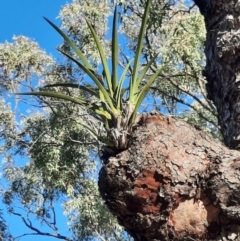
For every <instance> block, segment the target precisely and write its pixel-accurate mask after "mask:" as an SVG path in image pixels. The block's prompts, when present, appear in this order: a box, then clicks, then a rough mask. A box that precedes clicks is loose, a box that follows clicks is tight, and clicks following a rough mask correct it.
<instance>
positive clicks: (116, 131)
mask: <svg viewBox="0 0 240 241" xmlns="http://www.w3.org/2000/svg"><path fill="white" fill-rule="evenodd" d="M150 4H151V0H147V2H146V6H145V12H144V14H143V18H142V23H141V28H140V33H139V37H138V41H137V48H136V53H135V57H134V59H133V60H131V61H129V62H128V64H127V65H126V66H125V68H124V69H123V71H122V74H121V75H120V77H119V75H118V68H119V64H118V52H119V50H118V48H119V42H118V32H117V27H118V19H117V16H118V14H117V6H116V7H115V11H114V17H113V28H112V56H111V57H112V58H111V59H112V61H111V64H110V65H111V66H109V62H108V60H107V57H106V55H105V53H104V49H103V46H102V44H101V42H100V39H99V38H98V36H97V34H96V32H95V30H94V28H93V27H92V25H91V23H90V22H89V21H87V20H86V23H87V25H88V28H89V29H90V32H91V35H92V37H93V39H94V42H95V44H96V46H97V49H98V52H99V55H100V58H101V64H102V67H103V73H104V75H99V74H97V73H96V72H95V70H94V68H93V66H92V65H91V63H90V62H89V61H88V60H87V58H86V57H85V56H84V54H83V53H82V51H81V50H80V49H79V48H78V47H77V46H76V45H75V43H74V42H73V41H72V40H71V39H70V38H69V37H68V36H67V35H66V34H65V33H64V32H63V31H62V30H61V29H59V28H58V27H57V26H56V25H55V24H53V23H52V22H51V21H49V20H48V19H46V18H45V20H46V21H47V22H48V23H49V24H50V25H51V26H52V27H53V28H54V29H55V30H56V31H57V32H58V33H59V34H60V35H61V36H62V37H63V39H64V40H65V42H66V43H67V44H68V45H69V46H70V47H71V49H72V50H73V52H74V54H75V56H76V57H75V56H72V55H70V54H69V53H66V52H64V51H62V50H60V49H59V51H60V52H61V53H62V54H63V55H65V56H66V57H67V58H69V59H70V60H72V61H73V62H74V63H75V64H76V65H77V66H78V67H79V68H80V69H81V70H82V71H84V72H85V73H86V74H87V75H88V76H89V77H90V78H91V79H92V81H93V82H94V83H95V85H96V86H92V87H89V85H79V84H70V83H56V84H52V85H46V86H45V87H44V89H47V88H48V87H60V86H61V87H69V88H78V89H81V90H82V91H85V92H86V93H88V96H92V97H95V99H96V102H95V103H91V102H89V100H88V99H87V98H83V97H79V96H75V97H73V96H69V95H66V94H63V93H57V92H53V91H47V90H44V91H42V90H41V91H37V92H27V93H17V94H20V95H36V96H46V97H52V98H58V99H63V100H67V101H70V102H72V103H75V104H77V105H81V106H84V107H86V108H87V109H89V110H91V111H93V112H94V113H95V115H96V116H97V118H98V119H100V120H101V121H102V122H103V123H104V128H105V129H106V133H107V134H106V136H105V137H104V138H103V135H101V134H98V133H97V132H95V131H94V130H92V129H91V128H89V127H88V126H85V125H84V127H86V128H87V129H88V130H89V131H90V132H91V133H92V134H93V135H94V136H95V137H96V138H97V139H98V140H100V141H101V142H103V144H105V145H106V146H112V147H114V148H116V149H118V150H123V149H126V148H127V145H128V135H129V134H130V133H131V131H132V127H133V125H134V123H135V120H136V116H137V111H138V109H139V107H140V105H141V103H142V101H143V100H144V98H145V97H146V95H147V93H148V91H149V88H150V86H151V85H152V83H153V82H154V80H156V78H157V77H158V75H159V74H160V73H161V72H162V69H163V67H161V68H160V69H158V70H157V71H156V72H155V73H153V74H152V75H151V76H150V77H149V79H148V80H147V81H146V83H145V82H144V84H143V79H144V77H145V76H146V74H147V72H148V71H149V69H150V67H151V65H152V63H153V62H154V61H155V60H156V59H157V57H158V55H157V54H155V55H154V56H153V57H152V59H151V60H150V61H149V62H148V63H147V64H146V66H144V68H142V66H141V64H140V58H141V53H142V49H143V41H144V36H145V32H146V26H147V20H148V16H149V10H150ZM110 67H111V71H110ZM130 67H131V68H132V74H131V76H130V80H129V86H128V88H123V84H124V81H126V74H127V73H128V71H129V68H130ZM140 69H141V70H140ZM99 76H100V77H99ZM126 89H127V93H128V94H127V95H128V96H127V98H126V97H125V98H124V95H125V93H126Z"/></svg>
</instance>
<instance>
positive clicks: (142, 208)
mask: <svg viewBox="0 0 240 241" xmlns="http://www.w3.org/2000/svg"><path fill="white" fill-rule="evenodd" d="M130 143H131V145H130V147H129V149H128V150H126V151H123V152H122V153H119V154H117V155H116V156H115V157H110V158H109V159H108V161H107V162H105V166H104V167H103V168H102V170H101V171H100V176H99V189H100V192H101V194H102V197H103V198H104V200H105V201H106V204H107V205H108V207H109V208H110V210H111V212H112V213H113V214H114V215H116V216H117V218H118V220H119V222H120V224H122V225H123V226H124V227H125V228H126V230H127V231H128V232H129V233H130V234H131V235H132V236H133V237H134V238H135V240H149V241H150V240H151V241H152V240H222V239H220V237H221V236H222V235H225V234H226V235H229V234H230V233H232V232H233V230H232V228H233V227H234V230H235V229H236V227H238V225H237V223H238V222H239V221H240V216H239V210H240V196H239V195H240V193H239V192H238V189H239V187H240V179H239V176H238V175H237V173H236V172H239V170H238V168H236V167H238V165H239V168H240V159H239V157H240V154H239V152H238V151H234V150H230V149H228V148H227V147H225V146H224V145H223V144H222V143H221V142H218V141H216V140H215V139H213V138H211V137H209V136H208V135H206V134H205V133H203V132H201V131H199V130H197V129H195V128H194V127H192V126H190V125H189V124H187V123H185V122H182V121H179V120H175V119H172V118H168V117H164V116H163V115H143V116H142V119H141V122H140V124H139V125H138V126H137V127H136V128H135V130H134V132H133V136H132V138H131V139H130ZM236 225H237V226H236ZM224 232H225V234H224ZM226 235H225V236H226ZM237 235H239V233H238V232H237Z"/></svg>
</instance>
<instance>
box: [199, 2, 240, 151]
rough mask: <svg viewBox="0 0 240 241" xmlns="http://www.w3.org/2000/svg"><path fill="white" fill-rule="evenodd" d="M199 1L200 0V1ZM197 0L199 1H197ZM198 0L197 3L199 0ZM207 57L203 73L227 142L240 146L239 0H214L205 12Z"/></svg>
mask: <svg viewBox="0 0 240 241" xmlns="http://www.w3.org/2000/svg"><path fill="white" fill-rule="evenodd" d="M199 2H200V1H199ZM208 2H211V1H208ZM196 3H197V2H196ZM197 4H198V3H197ZM204 17H205V23H206V30H207V39H206V43H205V54H206V59H207V64H206V68H205V71H204V75H205V76H206V78H207V82H208V83H207V91H208V97H209V99H211V100H212V101H213V102H214V104H215V106H216V107H217V110H218V120H219V124H220V126H221V130H222V133H223V136H224V140H225V144H226V145H227V146H229V147H231V148H234V149H239V148H240V91H239V84H240V82H239V81H240V37H239V36H240V4H239V1H238V0H233V1H229V2H228V1H222V0H217V1H215V4H214V8H213V9H212V10H211V12H210V13H206V14H204Z"/></svg>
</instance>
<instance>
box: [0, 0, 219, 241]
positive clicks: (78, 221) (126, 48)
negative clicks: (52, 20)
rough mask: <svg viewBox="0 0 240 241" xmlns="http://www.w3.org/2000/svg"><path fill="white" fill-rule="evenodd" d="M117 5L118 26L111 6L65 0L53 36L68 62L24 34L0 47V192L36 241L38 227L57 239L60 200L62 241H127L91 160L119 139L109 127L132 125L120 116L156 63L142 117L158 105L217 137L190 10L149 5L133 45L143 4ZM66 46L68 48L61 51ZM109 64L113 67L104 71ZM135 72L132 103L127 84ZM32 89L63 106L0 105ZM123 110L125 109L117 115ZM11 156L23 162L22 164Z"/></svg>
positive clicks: (41, 100)
mask: <svg viewBox="0 0 240 241" xmlns="http://www.w3.org/2000/svg"><path fill="white" fill-rule="evenodd" d="M119 3H121V4H122V5H121V7H119V8H118V11H119V12H118V14H119V21H120V22H119V21H118V22H117V20H116V17H117V16H116V14H115V15H114V10H115V8H114V4H113V3H112V2H109V1H104V2H103V1H100V0H73V1H72V2H71V3H69V4H66V5H65V6H63V8H62V9H61V12H60V14H59V17H60V18H61V20H62V25H61V29H62V30H59V31H60V33H65V34H66V36H67V37H66V38H65V41H64V42H63V44H62V46H60V47H59V49H60V51H61V52H63V53H64V55H65V56H66V57H67V58H66V59H63V60H62V62H59V61H58V62H55V61H54V60H53V59H52V57H51V56H48V55H47V54H46V53H45V52H44V51H43V50H41V49H40V48H39V46H38V44H37V43H36V42H34V41H32V40H30V39H28V38H26V37H23V36H20V37H15V38H14V40H13V43H8V42H6V43H3V44H0V50H1V51H0V88H1V94H2V99H4V98H6V101H2V100H1V101H0V138H1V141H0V145H1V149H0V151H1V156H2V157H3V158H2V159H3V162H2V172H3V175H4V177H5V178H6V180H7V185H6V186H4V187H2V190H1V191H2V195H3V197H4V201H5V203H6V205H7V208H8V210H9V212H10V213H11V214H12V215H17V216H18V217H19V218H20V219H22V220H25V221H26V222H27V224H28V225H30V228H38V231H39V232H40V233H41V234H42V235H46V234H45V233H44V225H46V226H48V227H49V228H50V230H51V235H52V237H56V238H59V237H61V230H58V223H59V219H60V218H61V216H60V217H58V214H57V212H56V210H57V209H59V207H58V206H59V203H60V204H61V205H62V208H63V210H64V213H65V215H66V218H67V219H68V226H69V229H70V233H69V235H68V237H65V240H71V241H73V240H108V241H110V240H111V241H112V240H114V241H115V240H116V241H117V240H118V241H119V240H122V241H126V240H130V238H129V237H128V236H127V235H126V233H125V232H124V231H123V230H122V228H121V227H120V226H119V225H118V224H117V221H116V220H115V218H114V217H113V216H112V215H111V214H110V213H109V211H108V210H107V208H106V206H105V205H104V203H103V201H102V200H101V198H100V196H99V193H98V189H97V183H96V179H97V172H98V170H99V167H100V165H101V164H100V161H99V159H98V158H96V155H97V154H98V151H99V149H100V148H101V145H100V142H101V141H102V142H105V140H106V138H105V137H106V134H107V135H108V136H109V135H112V137H113V138H114V139H115V140H117V139H118V140H119V142H121V141H122V140H121V138H120V137H119V136H120V134H121V132H120V131H122V130H121V129H120V131H114V130H113V127H116V126H117V127H118V125H119V124H121V125H122V126H123V123H127V124H128V123H129V121H127V120H126V121H125V122H124V120H125V119H124V117H128V118H129V119H128V120H130V117H131V115H129V113H130V112H128V110H129V109H130V107H131V108H132V109H131V111H132V112H131V113H132V114H133V113H134V111H133V110H134V105H135V110H137V108H138V106H139V105H140V103H141V101H142V100H143V97H144V95H146V89H145V90H144V86H146V88H148V87H149V85H150V84H151V81H152V80H153V79H152V80H150V79H151V78H152V76H154V75H158V73H157V70H159V69H160V68H161V66H164V69H162V70H161V71H162V72H161V71H160V72H161V73H160V74H159V75H158V77H157V79H156V81H155V82H154V83H153V84H152V86H151V92H150V93H149V94H148V95H147V97H149V99H150V101H148V102H147V101H143V102H142V103H143V104H142V105H141V109H140V110H141V111H142V110H145V108H147V107H148V109H147V110H149V109H153V108H156V109H158V110H160V111H162V112H163V113H164V114H170V115H173V116H175V117H177V118H182V119H184V120H185V121H188V122H190V123H192V124H194V125H197V126H199V127H200V128H201V129H203V130H204V131H206V132H209V133H211V134H213V135H214V136H215V137H216V138H221V135H220V133H219V130H218V127H217V120H216V111H215V109H214V107H213V106H212V103H211V102H209V101H208V100H207V99H206V91H205V87H204V86H205V80H204V78H203V76H202V75H201V71H202V68H203V66H204V64H205V60H204V53H203V42H204V40H205V30H204V22H203V19H202V17H201V16H200V14H199V13H198V12H197V11H196V10H194V9H193V10H191V11H188V10H189V6H184V5H183V4H182V3H181V2H177V3H175V4H173V3H171V1H164V0H161V1H154V0H152V4H151V7H150V12H149V16H150V17H149V18H148V23H147V26H146V32H147V34H146V35H144V40H143V42H142V48H141V46H140V44H139V45H138V38H139V29H140V27H141V22H142V18H143V13H144V6H145V4H146V1H145V0H143V1H120V2H119ZM111 15H113V16H114V26H115V28H113V29H111V30H113V31H112V34H106V33H107V31H108V26H109V22H108V21H109V16H111ZM85 19H88V21H89V23H91V24H87V22H86V21H85ZM117 26H120V33H118V34H117V31H116V30H117ZM63 30H64V31H65V32H62V31H63ZM93 33H96V35H95V39H94V37H93ZM113 36H114V37H113ZM107 37H109V38H111V39H115V41H111V39H110V40H109V39H107ZM117 37H119V40H120V41H117ZM69 39H71V41H72V46H76V48H75V47H74V48H75V50H76V51H74V49H70V48H69V43H70V42H69V41H68V40H69ZM96 41H97V42H98V47H97V45H96ZM67 42H68V43H67ZM117 42H119V44H117ZM138 46H139V47H138ZM99 48H100V49H101V53H102V54H100V53H99ZM117 49H118V50H117ZM137 49H138V50H140V49H142V51H140V52H141V53H142V55H141V56H142V57H140V58H135V60H134V59H133V57H134V56H135V52H136V51H137ZM78 50H79V51H80V52H79V51H78ZM114 50H116V51H114ZM124 52H125V54H124ZM80 53H82V54H80ZM78 54H79V55H80V56H78ZM104 55H105V56H104ZM84 56H85V57H84ZM69 58H70V60H69ZM101 58H102V59H101ZM105 58H106V59H107V60H106V59H105ZM71 59H72V60H71ZM104 59H105V73H102V70H103V68H102V65H101V60H104ZM137 59H138V61H137ZM117 64H118V66H119V67H118V68H116V67H115V68H112V66H117ZM134 66H135V70H134V71H133V69H134ZM79 67H80V68H79ZM138 68H139V69H138ZM107 69H108V70H109V71H107ZM83 70H87V71H85V72H87V73H88V74H89V75H90V78H91V77H92V80H90V78H89V77H87V75H86V73H84V71H83ZM138 70H139V71H138ZM107 72H109V74H106V73H107ZM99 73H101V74H99ZM133 73H135V79H134V81H132V82H131V91H132V92H131V93H132V94H131V100H132V103H130V94H129V93H128V91H129V86H128V84H129V82H128V80H130V78H131V77H132V76H133ZM99 77H100V78H99ZM36 78H37V79H38V82H37V83H36V81H35V80H36ZM94 80H95V82H94ZM97 83H98V84H97ZM36 85H37V88H40V89H41V90H42V91H43V90H44V91H51V92H54V93H55V94H56V96H59V95H64V98H68V101H65V100H63V99H57V98H49V97H39V96H28V97H27V99H26V100H24V99H16V103H15V106H14V107H13V108H14V111H15V115H14V111H13V110H12V109H11V106H10V105H9V104H8V102H9V101H8V100H7V97H8V95H9V91H17V90H18V91H20V92H23V91H26V89H27V90H29V91H32V90H34V91H35V90H36ZM43 86H44V88H43ZM99 87H101V88H100V90H101V91H99ZM103 87H104V88H103ZM138 90H140V91H138ZM141 91H142V92H141ZM134 93H137V95H134ZM137 96H138V97H137ZM10 97H11V95H10ZM69 99H70V101H72V102H75V103H77V105H73V104H72V103H70V102H69ZM86 100H87V101H86ZM24 102H27V104H28V105H27V108H28V111H27V112H26V113H21V112H20V111H19V105H18V104H19V103H21V105H22V103H24ZM83 102H84V103H85V106H84V105H83ZM126 104H128V108H125V106H126ZM130 104H132V105H133V106H130ZM30 105H31V107H29V106H30ZM39 107H40V108H41V109H39ZM25 108H26V106H25ZM122 108H125V109H124V111H125V112H124V113H122V114H120V111H119V110H122ZM135 114H136V112H135ZM135 114H134V115H135ZM134 115H132V116H133V119H134ZM114 118H120V119H121V118H122V122H116V123H115V122H114V121H113V120H114ZM133 119H132V120H133ZM103 120H104V124H103V123H102V121H103ZM132 120H131V121H132ZM121 125H119V126H121ZM106 126H108V132H107V133H106V131H105V129H104V128H106ZM87 128H88V130H89V131H90V130H91V132H90V133H91V135H89V131H87V130H86V129H87ZM115 129H116V128H115ZM116 130H117V129H116ZM123 130H124V128H123ZM94 135H97V136H98V138H99V140H100V141H99V140H96V138H94ZM123 141H124V140H123ZM114 145H116V146H117V145H121V143H114ZM16 154H18V156H16ZM19 156H20V157H22V158H23V159H21V160H20V161H19ZM26 159H27V160H26ZM19 162H20V163H19ZM19 214H21V215H22V216H19ZM24 218H25V219H24ZM33 220H34V222H33ZM37 221H39V223H38V224H36V222H37ZM33 224H34V225H35V226H34V225H33ZM31 225H33V226H31ZM31 232H35V231H34V229H32V230H31ZM56 240H57V239H56Z"/></svg>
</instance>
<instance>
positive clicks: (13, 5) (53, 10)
mask: <svg viewBox="0 0 240 241" xmlns="http://www.w3.org/2000/svg"><path fill="white" fill-rule="evenodd" d="M66 2H67V1H66V0H50V1H49V0H39V1H38V0H0V22H1V33H0V43H3V42H5V41H6V40H7V41H8V42H11V41H12V37H13V36H14V35H15V36H19V35H24V36H27V37H29V38H31V39H33V40H35V41H36V42H38V43H39V45H40V47H41V48H42V49H44V50H46V52H47V53H49V54H52V55H56V53H57V51H56V46H57V45H58V44H60V43H61V42H62V40H61V37H60V36H59V35H58V34H57V33H56V32H55V31H54V30H53V29H52V28H51V27H50V26H49V25H48V24H47V23H46V21H45V20H44V19H43V18H42V17H43V16H44V17H47V18H48V19H50V20H51V21H53V22H54V23H59V20H57V19H56V17H57V16H58V13H59V11H60V9H61V7H62V6H64V5H65V4H66ZM0 208H2V207H1V206H0ZM58 212H59V214H60V213H61V207H60V205H59V207H58ZM5 218H6V220H7V224H8V225H9V229H10V230H11V231H12V233H13V234H14V236H16V235H20V234H23V233H24V232H29V230H28V229H27V228H26V227H25V226H24V225H23V223H22V221H20V219H17V218H14V217H13V216H8V215H7V216H6V217H5ZM60 220H61V221H60V223H59V229H60V233H61V231H63V234H66V232H67V226H66V218H64V217H61V216H60ZM39 229H41V227H40V226H39ZM30 240H34V241H40V240H45V241H53V240H57V239H55V238H49V237H45V236H26V237H23V238H21V241H30Z"/></svg>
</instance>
